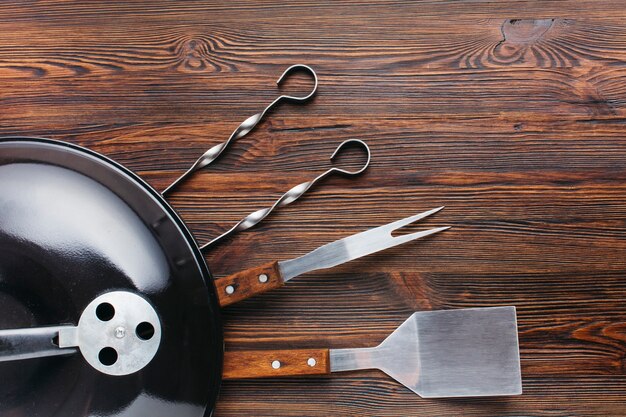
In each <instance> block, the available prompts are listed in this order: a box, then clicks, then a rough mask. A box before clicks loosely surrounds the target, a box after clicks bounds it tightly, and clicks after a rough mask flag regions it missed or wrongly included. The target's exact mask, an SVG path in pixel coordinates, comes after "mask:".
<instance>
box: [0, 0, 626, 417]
mask: <svg viewBox="0 0 626 417" xmlns="http://www.w3.org/2000/svg"><path fill="white" fill-rule="evenodd" d="M625 6H626V3H624V1H613V0H611V1H608V0H600V1H591V0H576V1H574V0H563V1H542V2H536V1H530V0H518V1H501V2H494V1H487V0H470V1H464V2H457V1H448V0H428V1H421V2H418V3H416V2H410V1H391V0H384V1H378V2H371V1H367V0H361V1H356V0H352V1H346V2H330V1H315V2H313V1H310V0H296V1H292V2H290V3H289V5H288V6H287V5H284V4H283V3H282V2H277V1H269V0H268V1H260V2H247V1H233V2H209V1H185V2H169V1H147V0H146V1H133V2H127V1H108V2H88V3H87V2H79V1H52V0H45V1H38V2H28V3H27V4H25V3H24V2H21V1H4V2H2V4H0V23H1V27H2V29H0V31H1V33H2V42H1V44H0V134H1V135H11V134H21V135H37V136H46V137H52V138H56V139H62V140H68V141H70V142H72V143H75V144H79V145H83V146H87V147H89V148H91V149H93V150H95V151H98V152H101V153H103V154H105V155H108V156H110V157H112V158H114V159H115V160H117V161H119V162H121V163H123V164H124V165H126V166H128V167H129V168H131V169H133V170H135V171H136V172H138V173H140V174H141V175H142V176H143V177H144V178H145V179H146V180H148V181H149V182H150V183H151V184H152V185H154V187H155V188H157V189H159V190H162V189H163V188H165V187H166V186H167V185H168V184H169V183H170V182H171V181H172V180H173V179H174V178H176V177H177V176H178V175H179V174H180V173H181V172H182V171H183V170H184V169H186V168H187V167H188V166H189V165H190V164H191V163H192V162H193V161H194V160H195V158H196V157H197V156H199V155H200V154H202V153H203V152H204V151H205V150H206V149H208V148H209V147H211V146H213V145H215V144H217V143H219V142H220V141H223V140H225V139H226V138H227V137H228V135H229V134H230V133H231V132H232V131H233V130H234V129H235V128H236V127H237V126H238V125H239V123H241V121H242V120H244V119H245V118H246V117H247V116H249V115H252V114H254V113H256V112H258V111H260V110H261V109H262V108H263V107H264V106H265V105H267V104H269V103H270V102H271V101H272V100H273V99H274V98H275V97H276V96H277V94H279V93H280V92H281V91H282V92H285V91H289V92H292V91H293V92H306V91H308V90H309V88H310V87H311V83H310V80H308V79H307V78H306V77H305V76H296V77H293V78H290V79H289V80H288V82H287V83H286V85H284V86H281V88H280V89H279V88H277V87H276V86H275V80H276V78H277V77H278V76H279V75H280V73H281V72H282V71H283V70H284V69H285V68H286V67H287V66H289V65H292V64H294V63H299V62H302V63H306V64H309V65H311V66H313V67H314V68H315V69H316V70H317V72H318V74H319V77H320V89H319V93H318V95H317V96H316V98H315V99H314V100H312V102H310V103H309V104H307V105H305V106H299V105H293V104H285V105H281V106H280V107H279V108H278V109H277V110H276V111H275V112H273V113H271V114H270V115H269V117H268V119H267V120H266V121H264V122H263V123H261V124H260V125H259V126H258V127H257V129H256V130H255V131H254V132H253V133H252V134H250V135H249V136H247V137H245V138H242V139H241V140H238V141H236V142H235V143H233V144H232V145H231V147H230V148H229V149H228V150H227V152H226V153H225V154H224V156H223V157H222V158H221V159H220V160H219V162H218V163H217V164H216V165H215V166H214V167H211V168H209V169H206V170H204V171H203V172H201V173H199V174H198V175H196V176H195V177H193V178H192V179H190V180H189V181H188V182H186V183H185V184H184V185H183V186H182V187H181V188H180V189H178V190H177V191H176V192H175V193H173V194H172V196H171V198H170V201H171V202H172V204H173V206H174V207H175V208H176V209H177V210H178V211H179V213H180V214H181V216H182V217H183V218H184V219H185V220H186V221H187V222H188V225H189V227H190V228H191V230H192V231H193V232H194V234H195V236H196V237H197V239H198V241H199V242H204V241H207V240H208V239H210V238H211V237H215V236H217V235H218V234H219V233H221V232H222V231H224V230H226V229H227V228H228V227H230V226H231V225H232V224H234V223H235V222H236V221H238V220H239V219H240V218H241V217H243V216H244V215H246V214H248V213H250V212H251V211H254V210H257V209H259V208H262V207H266V206H268V205H269V204H271V203H273V201H274V200H275V199H276V198H277V197H278V196H279V195H280V194H282V193H283V192H284V191H286V190H288V189H289V188H290V187H292V186H293V185H295V184H298V183H300V182H303V181H307V180H310V179H312V178H314V177H315V176H316V175H318V174H319V173H321V172H323V171H324V170H326V169H328V168H330V167H331V166H333V165H332V164H331V162H330V161H329V156H330V155H331V154H332V152H333V151H334V149H335V148H336V147H337V145H338V144H339V143H341V141H343V140H346V139H349V138H359V139H363V140H365V141H367V143H368V144H369V145H370V147H371V149H372V155H373V158H372V165H371V167H370V169H369V170H368V171H367V172H366V173H365V174H364V175H363V176H360V177H358V178H353V179H347V178H339V177H335V178H329V179H328V180H326V181H324V182H323V183H322V184H320V185H319V186H317V187H315V188H314V189H312V190H310V192H309V193H308V194H307V196H306V197H304V198H303V199H302V200H301V201H299V202H298V203H297V204H294V205H291V206H289V207H285V208H282V209H280V210H278V211H277V212H276V213H274V214H272V216H270V217H269V218H268V219H267V220H266V221H265V222H264V223H263V224H261V225H259V226H258V227H255V228H254V229H252V230H250V231H247V232H244V233H242V234H240V235H238V236H237V237H235V238H233V239H231V240H228V241H227V242H225V243H224V244H222V245H220V246H218V247H216V248H215V249H213V250H211V251H210V252H208V253H207V262H208V263H209V265H210V267H211V269H212V271H213V273H214V274H215V275H216V276H218V277H224V276H227V275H229V274H232V273H235V272H237V271H240V270H243V269H245V268H250V267H254V266H257V265H260V264H263V263H265V262H268V261H272V260H277V259H278V260H281V259H288V258H290V257H294V256H298V255H301V254H303V253H306V252H307V251H309V250H311V249H314V248H315V247H317V246H319V245H321V244H324V243H327V242H330V241H332V240H335V239H339V238H341V237H344V236H346V235H348V234H351V233H356V232H359V231H362V230H365V229H368V228H370V227H375V226H378V225H381V224H384V223H387V222H390V221H393V220H396V219H399V218H404V217H406V216H408V215H410V214H414V213H417V212H420V211H424V210H426V209H429V208H434V207H438V206H441V205H445V206H446V209H445V210H443V211H442V212H441V213H439V214H437V216H435V217H433V218H431V219H428V220H427V221H426V222H424V223H423V224H419V225H416V226H415V227H413V228H412V229H411V230H417V229H419V228H422V227H424V228H426V227H435V226H443V225H452V226H453V229H451V230H449V231H446V232H445V233H442V234H439V235H437V236H433V237H431V238H429V239H426V240H424V241H420V242H414V243H411V244H408V245H406V246H404V247H400V248H395V249H392V250H389V251H387V252H385V253H384V254H379V255H374V256H371V257H368V258H365V259H361V260H358V261H355V262H352V263H350V264H348V265H345V266H341V267H338V268H335V269H332V270H328V271H318V272H315V273H311V274H306V275H304V276H302V277H298V278H297V279H294V280H293V281H290V282H289V283H288V284H287V285H286V286H285V288H282V289H279V290H276V291H273V292H270V293H267V294H263V295H260V296H258V297H254V298H252V299H250V300H247V301H245V302H242V303H241V304H237V305H233V306H232V307H228V308H227V309H225V310H224V316H225V317H224V320H225V337H226V344H227V348H228V349H232V350H238V351H241V350H246V349H269V350H278V349H306V348H311V349H318V348H327V347H330V348H341V347H365V346H372V345H375V344H377V343H379V342H380V341H382V340H383V339H384V337H385V336H386V335H387V334H389V333H390V332H391V331H392V330H393V329H394V328H395V327H396V326H397V325H398V324H400V323H401V322H402V321H403V320H404V319H406V317H408V316H409V315H410V314H411V313H412V312H413V311H417V310H430V309H449V308H461V307H476V306H493V305H516V306H517V309H518V317H519V331H520V333H519V334H520V348H521V355H522V371H523V378H524V394H523V395H522V396H519V397H514V398H491V399H457V400H424V399H420V398H418V397H416V396H415V395H414V394H413V393H411V392H409V391H408V390H406V389H404V388H403V387H402V386H400V385H399V384H396V383H395V382H393V381H392V380H391V379H390V378H388V377H386V376H385V375H384V374H382V373H380V372H378V371H365V372H360V373H347V374H343V375H332V376H328V377H322V378H320V377H308V378H282V379H277V380H258V381H257V380H248V381H239V382H235V381H228V382H226V383H225V384H224V387H223V391H222V395H221V400H220V403H219V404H218V408H217V412H216V416H218V417H227V416H242V415H254V416H272V417H276V416H303V415H305V416H329V415H332V416H409V415H410V416H412V415H437V416H457V415H463V416H494V415H498V416H519V415H526V416H619V415H626V408H625V405H624V404H625V403H624V398H625V395H626V359H625V352H626V305H625V304H624V302H623V300H624V298H625V297H626V280H625V279H624V278H625V277H626V221H625V220H624V219H626V164H625V162H624V161H626V135H625V134H624V125H625V122H626V100H624V94H625V93H626V82H625V81H626V65H625V64H624V62H626V26H625V25H624V24H623V19H624V18H625V17H626V7H625ZM337 163H338V164H339V165H341V166H348V167H356V166H360V164H362V163H363V155H362V154H360V153H359V152H358V151H351V152H347V153H346V154H345V155H342V156H341V158H339V160H338V161H337Z"/></svg>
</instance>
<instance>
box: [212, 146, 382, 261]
mask: <svg viewBox="0 0 626 417" xmlns="http://www.w3.org/2000/svg"><path fill="white" fill-rule="evenodd" d="M349 144H358V145H360V146H362V147H363V148H364V150H365V152H366V153H367V161H366V162H365V165H363V167H362V168H361V169H359V170H358V171H347V170H345V169H340V168H335V167H333V168H331V169H329V170H328V171H326V172H324V173H323V174H321V175H319V176H318V177H316V178H315V179H313V180H311V181H307V182H303V183H302V184H298V185H296V186H295V187H293V188H291V189H290V190H289V191H287V192H286V193H285V194H283V195H282V196H281V197H280V198H279V199H278V200H276V202H275V203H274V204H273V205H272V206H271V207H267V208H264V209H260V210H257V211H255V212H254V213H250V214H249V215H247V216H246V217H244V218H243V219H241V221H240V222H239V223H237V224H236V225H234V226H233V227H232V228H230V229H229V230H228V231H226V232H224V233H222V234H221V235H219V236H218V237H216V238H215V239H213V240H211V241H210V242H209V243H206V244H205V245H203V246H201V247H200V249H201V250H204V249H207V248H209V247H211V246H214V245H215V244H217V243H218V242H220V241H221V240H222V239H224V238H225V237H227V236H230V235H231V234H234V233H237V232H241V231H244V230H247V229H249V228H251V227H253V226H255V225H257V224H259V223H260V222H261V221H263V219H265V218H266V217H267V216H268V215H269V214H270V213H271V212H273V211H274V210H276V209H277V208H279V207H284V206H286V205H289V204H291V203H293V202H294V201H296V200H297V199H299V198H300V197H302V195H303V194H304V193H306V192H307V190H309V188H311V187H312V186H313V185H315V184H316V183H317V182H318V181H320V180H322V179H324V178H326V177H327V176H329V175H331V174H342V175H347V176H354V175H359V174H361V173H362V172H363V171H365V170H366V169H367V167H368V166H369V163H370V159H371V153H370V149H369V147H368V146H367V144H366V143H365V142H363V141H362V140H358V139H350V140H346V141H344V142H342V143H341V144H340V145H339V146H338V147H337V149H335V152H333V154H332V155H331V157H330V159H331V161H332V160H333V159H335V156H337V154H338V153H339V151H340V150H341V149H343V148H344V147H345V146H346V145H349Z"/></svg>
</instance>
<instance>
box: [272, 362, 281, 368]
mask: <svg viewBox="0 0 626 417" xmlns="http://www.w3.org/2000/svg"><path fill="white" fill-rule="evenodd" d="M281 365H282V364H281V363H280V361H274V362H272V368H274V369H279V368H280V367H281Z"/></svg>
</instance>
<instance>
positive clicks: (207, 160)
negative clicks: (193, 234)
mask: <svg viewBox="0 0 626 417" xmlns="http://www.w3.org/2000/svg"><path fill="white" fill-rule="evenodd" d="M298 70H303V71H306V72H308V73H309V74H311V76H312V77H313V80H314V81H315V85H314V86H313V90H311V92H310V93H309V94H307V95H306V96H303V97H296V96H287V95H281V96H279V97H278V98H276V99H275V100H274V101H272V103H271V104H270V105H269V106H267V107H266V108H265V109H264V110H263V111H261V112H259V113H257V114H255V115H252V116H250V117H248V118H247V119H246V120H244V121H243V122H242V123H241V124H240V125H239V126H238V127H237V129H235V130H234V131H233V133H231V135H230V137H229V138H228V139H227V140H226V141H225V142H223V143H220V144H217V145H215V146H213V147H212V148H211V149H209V150H208V151H206V152H205V153H203V154H202V156H201V157H200V158H198V160H197V161H196V162H194V164H193V165H192V166H191V167H190V168H189V169H188V170H187V171H185V173H184V174H182V175H181V176H180V177H178V178H177V179H176V180H175V181H174V182H173V183H171V184H170V185H169V186H168V187H167V188H166V189H165V190H163V192H162V194H163V195H166V194H167V193H169V192H170V191H172V190H173V189H174V188H175V187H176V186H177V185H178V184H179V183H180V182H181V181H183V180H184V179H185V178H187V177H188V176H189V175H191V174H193V173H194V172H196V171H198V170H199V169H202V168H204V167H206V166H208V165H210V164H211V163H213V161H215V160H216V159H217V158H219V156H220V155H221V154H222V152H224V150H225V149H226V147H227V146H228V145H229V144H230V142H231V141H233V140H236V139H241V138H242V137H244V136H246V135H247V134H248V133H250V132H251V131H252V130H253V129H254V128H255V127H256V125H257V124H259V122H260V121H261V120H262V119H263V117H264V116H265V114H266V113H267V112H268V111H269V110H270V109H271V108H273V107H274V106H276V105H277V104H278V103H280V102H281V101H291V102H295V103H304V102H306V101H308V100H309V99H310V98H311V97H313V96H314V95H315V92H316V91H317V74H316V73H315V71H313V68H311V67H309V66H308V65H303V64H296V65H292V66H290V67H289V68H287V69H286V70H285V71H284V72H283V75H281V76H280V78H278V81H276V84H279V85H280V83H281V82H282V81H283V80H284V79H285V77H286V76H287V75H288V74H291V73H293V72H294V71H298Z"/></svg>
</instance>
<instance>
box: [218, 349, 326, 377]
mask: <svg viewBox="0 0 626 417" xmlns="http://www.w3.org/2000/svg"><path fill="white" fill-rule="evenodd" d="M329 357H330V353H329V350H328V349H294V350H251V351H226V352H224V371H223V373H222V377H223V378H224V379H247V378H266V377H281V376H297V375H326V374H329V373H330V359H329Z"/></svg>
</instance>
